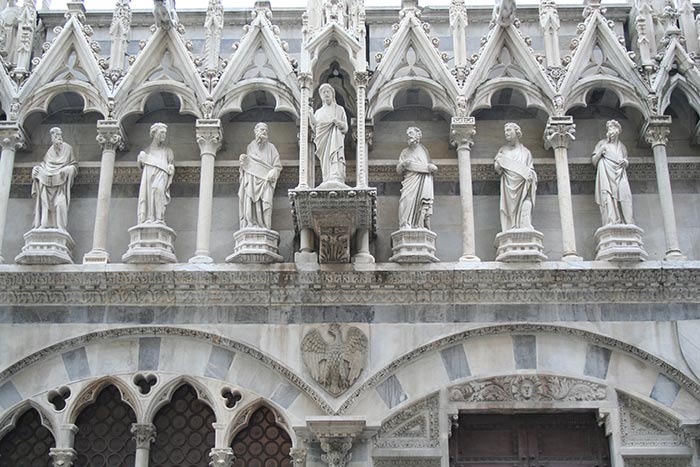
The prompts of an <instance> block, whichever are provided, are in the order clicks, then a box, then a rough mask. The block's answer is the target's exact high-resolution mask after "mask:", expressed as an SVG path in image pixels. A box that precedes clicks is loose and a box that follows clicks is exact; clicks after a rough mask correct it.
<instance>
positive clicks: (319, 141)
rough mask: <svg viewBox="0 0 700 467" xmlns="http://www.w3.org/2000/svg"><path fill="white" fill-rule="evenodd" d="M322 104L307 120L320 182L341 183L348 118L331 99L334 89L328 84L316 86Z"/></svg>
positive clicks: (343, 182)
mask: <svg viewBox="0 0 700 467" xmlns="http://www.w3.org/2000/svg"><path fill="white" fill-rule="evenodd" d="M318 92H319V94H320V95H321V100H322V101H323V105H322V106H321V108H320V109H318V110H317V111H316V113H314V114H313V115H309V117H310V118H309V123H310V124H311V127H312V129H313V130H314V132H315V136H314V143H315V144H316V157H318V159H319V160H320V161H321V178H322V180H323V183H326V182H336V183H340V184H342V185H344V184H345V133H347V131H348V120H347V117H346V116H345V109H343V107H341V106H340V105H338V104H337V103H336V101H335V89H333V86H331V85H330V84H328V83H324V84H322V85H321V87H320V88H319V91H318Z"/></svg>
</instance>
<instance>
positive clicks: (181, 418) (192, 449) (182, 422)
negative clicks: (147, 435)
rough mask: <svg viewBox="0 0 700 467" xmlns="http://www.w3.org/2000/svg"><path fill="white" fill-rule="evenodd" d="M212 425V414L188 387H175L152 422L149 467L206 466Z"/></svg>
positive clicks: (212, 438)
mask: <svg viewBox="0 0 700 467" xmlns="http://www.w3.org/2000/svg"><path fill="white" fill-rule="evenodd" d="M214 422H216V417H215V416H214V412H213V411H212V409H211V408H209V406H208V405H207V404H205V403H204V402H202V401H200V400H199V399H198V397H197V393H196V392H195V390H194V388H192V386H190V385H187V384H186V385H183V386H181V387H180V388H178V389H177V391H175V393H174V394H173V397H172V399H171V400H170V403H168V405H166V406H165V407H163V408H162V409H160V410H159V411H158V413H157V414H156V416H155V418H154V419H153V424H154V425H155V426H156V440H155V442H154V443H153V444H152V445H151V451H150V462H149V464H148V465H149V467H172V466H173V465H179V466H187V467H208V466H209V452H210V451H211V449H212V448H213V447H214V441H215V440H214V427H213V423H214Z"/></svg>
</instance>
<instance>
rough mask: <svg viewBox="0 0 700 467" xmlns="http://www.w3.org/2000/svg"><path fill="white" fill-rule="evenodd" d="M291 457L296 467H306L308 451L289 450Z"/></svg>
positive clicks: (300, 449) (299, 449)
mask: <svg viewBox="0 0 700 467" xmlns="http://www.w3.org/2000/svg"><path fill="white" fill-rule="evenodd" d="M289 457H291V458H292V465H294V467H305V466H306V449H305V448H292V449H290V450H289Z"/></svg>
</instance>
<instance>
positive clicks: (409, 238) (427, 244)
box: [389, 229, 440, 263]
mask: <svg viewBox="0 0 700 467" xmlns="http://www.w3.org/2000/svg"><path fill="white" fill-rule="evenodd" d="M436 238H437V234H436V233H435V232H431V231H430V230H428V229H403V230H397V231H396V232H394V233H392V234H391V245H392V247H391V251H392V253H393V255H392V256H391V258H389V261H394V262H396V263H437V262H438V261H440V260H439V259H437V257H436V256H435V239H436Z"/></svg>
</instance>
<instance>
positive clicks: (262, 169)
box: [238, 123, 282, 229]
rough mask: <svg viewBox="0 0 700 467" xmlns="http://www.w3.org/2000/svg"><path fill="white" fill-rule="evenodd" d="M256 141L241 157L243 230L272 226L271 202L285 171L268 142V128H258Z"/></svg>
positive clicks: (240, 211) (256, 129)
mask: <svg viewBox="0 0 700 467" xmlns="http://www.w3.org/2000/svg"><path fill="white" fill-rule="evenodd" d="M254 131H255V139H254V140H253V141H251V143H250V144H249V145H248V147H247V148H246V153H245V154H241V157H240V161H241V170H240V182H241V184H240V188H239V189H238V199H239V209H240V210H239V217H240V220H241V228H242V229H243V228H246V227H259V228H263V229H270V228H271V226H272V198H273V195H274V193H275V185H276V184H277V178H279V175H280V172H281V171H282V163H281V162H280V156H279V153H278V152H277V148H275V145H274V144H272V143H270V142H269V141H268V135H267V131H268V129H267V125H266V124H265V123H258V124H257V125H255V130H254Z"/></svg>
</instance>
